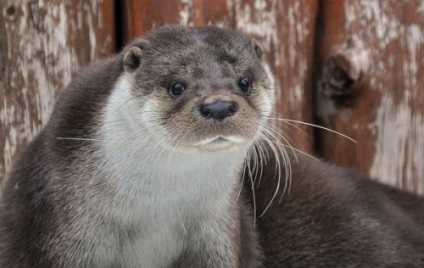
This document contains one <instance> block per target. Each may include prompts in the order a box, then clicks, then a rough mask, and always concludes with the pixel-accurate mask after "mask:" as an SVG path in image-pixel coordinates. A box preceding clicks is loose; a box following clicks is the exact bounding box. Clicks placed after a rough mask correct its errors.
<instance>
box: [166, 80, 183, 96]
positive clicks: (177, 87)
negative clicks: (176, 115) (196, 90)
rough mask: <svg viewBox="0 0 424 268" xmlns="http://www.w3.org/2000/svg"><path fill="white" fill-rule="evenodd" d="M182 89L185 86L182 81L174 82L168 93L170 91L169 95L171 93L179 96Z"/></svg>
mask: <svg viewBox="0 0 424 268" xmlns="http://www.w3.org/2000/svg"><path fill="white" fill-rule="evenodd" d="M184 89H185V87H184V85H183V84H182V83H180V82H174V83H172V84H171V86H170V87H169V93H171V95H173V96H179V95H181V94H182V93H183V91H184Z"/></svg>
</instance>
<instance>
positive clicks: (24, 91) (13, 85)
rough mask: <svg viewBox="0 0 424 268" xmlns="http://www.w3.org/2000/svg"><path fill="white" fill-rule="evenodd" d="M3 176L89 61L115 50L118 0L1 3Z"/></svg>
mask: <svg viewBox="0 0 424 268" xmlns="http://www.w3.org/2000/svg"><path fill="white" fill-rule="evenodd" d="M0 10H1V14H0V68H1V73H0V102H1V104H0V120H1V125H0V126H1V128H0V152H2V153H1V154H0V180H1V178H2V177H4V174H5V173H6V172H7V171H8V170H9V168H10V164H11V160H12V156H13V155H14V154H15V153H16V152H17V151H19V149H21V148H22V147H23V146H24V145H25V144H26V143H27V142H28V141H29V140H31V139H32V138H33V137H34V135H36V134H37V133H38V131H39V130H40V128H41V127H42V126H43V125H44V124H45V123H46V122H47V120H48V118H49V116H50V113H51V110H52V108H53V105H54V102H55V100H56V98H57V96H58V95H59V93H60V92H61V91H62V90H63V89H64V88H65V86H66V85H67V84H68V83H69V82H70V80H71V78H72V76H73V75H74V74H75V73H76V72H77V71H78V70H80V69H81V67H82V66H84V65H86V64H87V63H88V62H90V61H92V60H94V59H96V58H99V57H104V56H105V55H108V54H110V53H112V52H113V51H114V46H115V40H114V7H113V0H93V1H92V0H72V1H71V0H68V1H61V0H49V1H47V0H40V1H26V0H9V1H1V2H0Z"/></svg>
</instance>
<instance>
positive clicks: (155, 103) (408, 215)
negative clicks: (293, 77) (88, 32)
mask: <svg viewBox="0 0 424 268" xmlns="http://www.w3.org/2000/svg"><path fill="white" fill-rule="evenodd" d="M273 85H274V81H273V77H272V75H271V74H270V71H269V67H268V66H267V64H266V63H265V62H264V59H263V57H262V50H261V48H260V47H259V46H258V44H257V43H256V42H255V41H254V40H251V39H250V38H248V37H246V36H244V35H240V34H237V33H235V32H232V31H229V30H224V29H219V28H214V27H182V26H173V27H163V28H160V29H158V30H154V31H152V32H150V33H147V34H146V35H144V36H143V37H141V38H140V39H138V40H136V41H135V42H134V43H132V44H130V45H129V46H128V47H126V48H125V49H124V50H123V51H122V52H121V53H120V54H118V55H116V56H114V57H112V58H110V59H107V60H105V61H102V62H99V63H97V64H94V65H92V66H91V67H89V68H88V69H86V70H85V71H83V72H82V73H81V74H80V75H78V76H77V77H76V78H75V79H74V81H73V82H72V83H71V84H70V85H69V87H68V88H67V89H66V90H65V92H64V93H63V95H62V96H61V97H60V98H59V100H58V102H57V104H56V106H55V109H54V111H53V114H52V117H51V119H50V121H49V122H48V124H47V125H46V127H45V128H44V129H43V130H42V131H41V133H40V134H39V135H38V136H37V137H36V138H35V140H34V141H33V142H31V144H30V145H29V146H28V147H27V148H26V150H25V151H24V152H22V153H21V155H20V156H19V157H18V158H17V159H16V161H15V162H14V165H13V168H12V171H11V172H10V174H9V175H8V177H7V181H6V184H5V187H4V190H3V193H2V196H1V200H0V267H264V266H265V267H284V266H288V267H296V266H297V267H310V266H323V267H329V266H336V267H340V266H349V267H364V265H365V266H366V265H372V266H373V267H375V266H378V265H381V266H397V265H405V266H416V267H420V266H423V265H424V264H423V252H424V249H423V242H422V241H423V239H422V238H423V231H422V230H423V229H422V223H423V222H424V221H423V219H424V217H423V216H422V212H421V211H422V208H423V201H422V199H420V198H418V197H416V196H413V195H409V194H406V193H402V192H400V191H397V190H393V189H391V188H388V187H385V186H382V185H379V184H376V183H373V182H371V181H369V180H367V179H365V178H361V177H360V176H358V175H356V174H354V173H349V172H347V171H345V170H342V169H339V168H336V167H332V166H329V165H327V164H325V163H321V162H317V161H314V160H310V159H304V158H303V157H302V156H300V155H299V156H295V155H293V154H283V153H281V154H279V153H276V154H275V155H272V154H265V153H263V156H264V155H268V156H269V157H268V158H269V159H264V158H260V159H261V161H260V162H259V163H258V162H256V164H254V165H253V166H256V167H258V166H259V167H263V169H264V170H263V172H261V173H260V172H258V173H256V172H252V170H251V165H249V164H248V163H249V159H250V157H251V156H252V152H253V151H254V149H255V148H256V151H258V146H259V147H260V150H259V151H261V150H262V152H264V151H269V152H271V151H278V152H283V151H282V150H283V149H282V148H281V147H280V148H276V147H275V146H276V145H275V144H274V145H272V144H270V146H271V147H272V148H270V147H268V146H261V144H263V142H264V141H268V140H269V139H268V138H267V135H268V134H269V132H267V129H268V126H269V124H270V122H268V118H269V117H270V115H271V112H272V109H273V105H274V102H275V99H274V98H275V97H274V96H275V89H274V87H273ZM273 146H274V147H273ZM282 158H289V159H291V162H292V187H291V190H290V192H289V193H286V194H285V195H283V193H282V187H279V186H278V185H279V184H280V183H281V180H282V178H284V177H285V176H284V173H285V172H286V171H288V169H287V167H279V165H277V162H282V160H283V159H282ZM296 159H299V161H298V162H297V161H295V160H296ZM265 160H266V161H265ZM276 169H280V173H281V174H280V176H276V174H278V173H279V172H275V171H276ZM246 170H247V171H246ZM254 174H261V177H260V178H255V175H254ZM243 176H244V179H243ZM255 182H256V183H259V182H260V184H259V185H254V187H252V183H255ZM273 196H276V197H277V198H272V197H273ZM280 199H281V200H280ZM263 211H265V212H264V213H263V216H261V217H259V214H261V212H263ZM254 215H256V216H257V217H256V219H255V218H254Z"/></svg>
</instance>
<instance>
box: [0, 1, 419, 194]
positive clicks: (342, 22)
mask: <svg viewBox="0 0 424 268" xmlns="http://www.w3.org/2000/svg"><path fill="white" fill-rule="evenodd" d="M0 11H1V14H0V121H1V124H0V180H2V179H3V178H4V174H5V173H6V172H7V171H8V170H9V169H10V166H11V161H12V158H13V156H14V155H15V154H16V153H17V152H19V150H21V149H22V148H23V147H24V146H25V145H26V144H27V143H28V142H29V141H30V140H32V138H33V137H34V136H35V135H36V134H37V133H38V132H39V131H40V129H41V128H42V127H43V125H44V124H46V122H47V121H48V118H49V116H50V113H51V111H52V108H53V105H54V103H55V100H56V99H57V97H58V96H59V94H60V93H61V92H62V91H63V90H64V88H65V87H66V85H67V84H68V83H69V82H70V81H71V79H72V77H73V76H74V75H75V74H76V73H77V72H78V71H79V70H81V68H82V67H84V66H86V65H87V64H89V63H90V62H92V61H94V60H96V59H99V58H104V57H107V56H109V55H112V54H113V53H115V52H117V51H119V50H120V49H121V48H122V47H123V46H124V45H125V44H126V43H127V42H129V41H130V40H132V39H133V38H135V37H137V36H139V35H141V34H143V33H144V32H146V31H148V30H150V29H152V28H157V27H159V26H161V25H164V24H184V25H217V26H220V27H228V28H232V29H236V30H238V31H241V32H244V33H247V34H249V35H251V36H252V37H255V38H256V39H257V40H258V41H259V42H260V43H261V44H262V47H263V49H264V50H265V51H266V52H267V58H268V61H269V63H270V65H271V66H272V69H273V72H274V74H275V76H276V78H277V81H278V84H279V88H278V107H277V111H276V117H277V116H278V117H281V118H286V119H291V120H299V121H303V122H308V123H315V124H319V125H322V126H325V127H327V128H330V129H333V130H336V131H339V132H341V133H343V134H345V135H348V136H349V137H351V138H353V139H354V140H356V143H355V142H352V141H350V140H349V139H346V138H343V137H341V136H340V135H336V134H333V133H331V132H328V131H321V130H319V129H314V128H311V127H308V126H305V125H302V124H298V123H292V124H293V125H289V124H281V125H280V126H279V127H280V129H281V131H282V133H284V135H285V136H286V137H288V139H289V141H290V143H291V145H293V146H294V147H296V148H297V149H299V150H302V151H305V152H307V153H311V154H314V155H318V156H319V157H322V158H323V159H326V160H327V161H330V162H332V163H335V164H338V165H342V166H345V167H349V168H353V169H356V170H359V171H360V172H362V173H363V174H367V175H370V176H371V177H373V178H374V179H377V180H379V181H382V182H384V183H387V184H390V185H394V186H397V187H399V188H402V189H406V190H409V191H413V192H417V193H420V194H423V193H424V75H421V74H422V73H423V71H424V69H423V68H424V57H423V56H424V54H423V53H424V45H423V44H424V32H423V30H424V0H408V1H398V0H280V1H279V0H273V1H271V0H269V1H265V0H126V1H125V0H124V1H119V0H0Z"/></svg>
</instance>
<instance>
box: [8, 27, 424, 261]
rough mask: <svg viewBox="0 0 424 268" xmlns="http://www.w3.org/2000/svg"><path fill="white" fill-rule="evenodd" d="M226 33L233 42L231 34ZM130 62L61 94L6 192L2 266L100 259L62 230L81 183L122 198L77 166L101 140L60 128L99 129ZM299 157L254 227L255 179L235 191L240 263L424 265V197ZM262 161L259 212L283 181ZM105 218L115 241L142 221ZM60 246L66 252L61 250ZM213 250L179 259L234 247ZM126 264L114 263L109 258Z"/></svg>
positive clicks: (109, 65) (96, 72)
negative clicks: (82, 176)
mask: <svg viewBox="0 0 424 268" xmlns="http://www.w3.org/2000/svg"><path fill="white" fill-rule="evenodd" d="M215 37H216V38H218V37H219V33H218V35H217V36H214V38H215ZM225 38H227V39H228V40H227V39H225V41H234V40H231V38H232V37H231V35H225ZM218 39H219V38H218ZM224 56H225V55H224ZM236 56H237V55H236ZM225 60H227V59H225ZM123 61H124V53H121V54H119V55H117V56H115V57H113V58H111V59H108V60H106V61H103V62H101V63H98V64H95V65H93V66H92V67H89V68H88V69H87V70H85V71H84V72H83V73H82V74H80V75H79V77H78V78H77V79H75V80H74V81H73V82H72V83H71V85H70V86H69V87H68V89H67V90H66V91H65V93H64V94H63V95H62V96H61V98H60V99H59V101H58V103H57V105H56V107H55V110H54V112H53V115H52V118H51V120H50V121H49V123H48V124H47V126H46V127H45V129H44V130H43V131H42V132H41V133H40V134H39V135H38V136H37V138H36V139H35V140H34V141H33V142H32V143H31V144H30V145H29V146H28V147H27V148H26V150H25V151H24V152H23V153H22V154H21V155H20V156H19V157H18V158H17V159H16V161H15V163H14V165H13V169H12V171H11V173H10V174H9V176H8V180H7V182H6V184H5V186H4V190H3V193H2V196H1V201H0V267H93V260H91V259H90V257H91V256H90V254H88V253H87V254H86V246H87V245H86V244H84V243H85V240H84V239H83V238H84V237H82V238H81V237H78V236H76V237H74V239H75V240H76V241H72V242H73V243H72V245H76V248H72V249H70V248H69V247H65V246H63V245H66V243H63V242H64V241H58V240H57V239H58V238H57V237H56V236H55V235H56V234H57V233H58V232H63V229H61V228H63V226H64V225H66V224H67V223H68V222H69V221H72V220H73V218H72V216H71V215H72V213H73V211H74V210H76V209H78V208H80V207H82V208H84V200H86V199H84V198H86V197H87V196H85V195H84V194H82V195H81V192H84V191H85V189H86V188H87V187H93V189H95V191H98V192H101V194H104V195H105V196H106V199H105V200H103V201H105V202H107V201H108V199H107V197H108V196H110V198H111V200H113V199H112V198H113V196H114V195H115V194H116V193H115V192H114V191H113V189H112V190H111V189H110V188H108V184H107V181H102V180H99V181H97V183H96V184H94V185H87V184H85V183H84V181H80V180H78V178H77V175H75V174H78V172H81V171H78V170H77V171H75V169H76V168H77V167H78V168H80V169H82V170H83V171H84V170H86V171H87V173H89V172H92V170H91V169H92V167H91V166H90V165H89V164H90V163H91V162H90V161H91V160H92V159H88V160H87V159H86V158H81V155H86V154H87V153H91V152H93V151H96V150H98V148H97V147H96V145H95V143H92V142H90V141H84V140H66V139H57V137H73V138H81V139H84V138H87V137H91V136H94V133H95V132H96V130H97V129H98V127H99V125H98V124H99V121H100V118H99V117H100V115H99V111H100V110H101V109H103V108H104V105H106V104H105V103H106V99H107V98H108V96H109V95H110V94H111V90H112V88H113V85H114V84H115V82H116V80H117V79H118V77H119V76H120V75H121V74H122V73H123V72H124V69H125V68H124V65H123ZM145 68H146V70H145V72H144V73H143V74H144V75H147V74H149V71H151V70H150V69H149V66H147V67H145ZM143 79H147V78H140V77H139V80H138V81H141V80H143ZM140 83H141V82H140ZM143 94H149V93H148V92H143ZM181 103H184V102H181ZM181 106H182V105H181V104H180V105H177V107H174V108H175V110H179V109H182V107H181ZM93 157H94V156H93ZM291 157H292V159H291V163H292V167H293V176H292V177H293V178H292V186H291V189H290V192H289V193H286V194H285V195H284V197H283V198H282V200H281V202H279V199H280V196H281V195H282V189H280V192H279V195H278V198H277V199H276V200H275V201H274V202H273V203H272V205H271V207H270V209H269V210H268V211H267V212H266V213H265V215H264V216H263V217H258V218H257V220H256V228H255V229H254V228H253V217H252V215H251V214H252V211H253V210H254V209H255V208H254V206H253V199H252V192H251V185H250V179H249V178H245V180H244V181H245V185H244V189H243V191H242V194H241V196H240V197H238V191H234V192H233V196H232V197H233V199H234V200H236V199H237V200H238V202H237V204H236V205H235V206H234V207H232V210H231V211H227V212H228V214H227V215H222V218H223V220H224V218H227V217H230V218H231V217H234V218H235V219H236V222H235V224H233V225H231V226H230V227H228V230H224V231H228V232H229V234H230V235H231V237H232V240H233V241H235V242H234V244H235V245H236V247H235V249H233V250H231V252H230V250H229V251H228V252H229V253H231V254H233V253H234V254H235V256H237V257H234V258H237V260H236V261H235V263H238V266H239V267H261V266H264V267H424V232H423V229H424V228H423V226H422V224H423V223H424V213H423V211H424V210H423V209H424V201H423V199H421V198H418V197H416V196H414V195H412V194H407V193H403V192H401V191H398V190H395V189H392V188H389V187H386V186H383V185H380V184H377V183H375V182H372V181H370V180H369V179H368V178H363V177H361V176H360V175H358V174H356V173H354V172H351V171H347V170H344V169H340V168H337V167H334V166H330V165H328V164H326V163H322V162H317V161H314V160H311V159H309V158H304V157H302V156H300V155H299V156H298V158H299V162H298V163H297V162H296V160H295V158H294V157H293V156H291ZM85 165H87V167H85ZM263 166H264V173H263V176H262V178H261V179H260V185H259V186H255V195H256V196H255V201H256V204H257V207H256V209H257V212H258V215H259V214H260V213H261V212H262V211H263V210H264V209H265V207H266V206H267V205H268V203H269V201H270V198H271V197H272V196H273V194H274V191H275V189H276V185H277V178H276V177H275V168H276V164H275V162H273V161H270V162H268V164H265V163H263ZM219 168H220V167H217V169H219ZM283 172H284V170H283ZM67 174H71V177H69V176H68V175H67ZM72 174H73V177H72ZM246 174H247V173H246ZM282 177H284V174H283V176H282ZM256 181H259V179H258V178H257V180H256ZM109 191H110V192H109ZM93 205H94V206H97V205H100V204H93ZM88 210H89V209H88ZM88 210H87V213H89V212H90V211H88ZM100 223H101V224H99V225H96V226H95V229H102V228H103V229H105V230H107V231H108V232H110V233H117V234H118V235H117V238H116V240H115V242H114V243H118V244H119V245H121V244H122V245H124V244H125V243H128V241H130V242H131V241H132V239H133V237H134V236H135V235H136V232H135V230H134V229H131V228H129V227H127V226H121V225H120V224H119V222H115V221H113V218H112V219H109V218H107V217H105V218H104V219H102V220H101V221H100ZM96 224H97V223H96ZM84 227H85V226H81V228H82V229H83V228H84ZM225 235H227V234H225ZM78 239H81V240H78ZM65 242H66V241H65ZM61 246H63V248H59V249H58V247H61ZM96 246H97V244H90V245H88V247H96ZM53 249H55V252H59V253H61V254H59V253H54V254H52V253H51V252H52V250H53ZM71 251H72V252H71ZM70 252H71V253H72V256H71V257H73V258H74V259H72V262H71V261H69V262H66V258H65V257H63V255H67V254H71V253H70ZM213 253H215V252H205V250H204V249H203V248H201V249H197V248H191V247H190V246H187V247H186V248H185V249H184V250H183V252H182V253H181V254H180V255H179V256H178V257H177V258H176V259H175V260H174V261H173V262H172V265H171V266H173V267H216V266H218V265H216V263H219V261H220V260H217V261H216V262H213V260H212V261H211V260H210V259H208V258H205V257H204V255H207V257H208V256H209V255H212V256H218V257H217V258H220V257H222V258H224V257H225V255H224V256H223V255H219V254H218V253H217V254H216V255H214V254H213ZM85 254H86V255H85ZM118 254H119V253H118ZM87 255H88V256H87ZM75 256H78V257H75ZM232 256H233V255H232ZM71 257H70V258H71ZM64 260H65V261H64ZM117 266H119V264H118V263H114V262H110V263H108V265H105V266H102V267H117Z"/></svg>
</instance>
